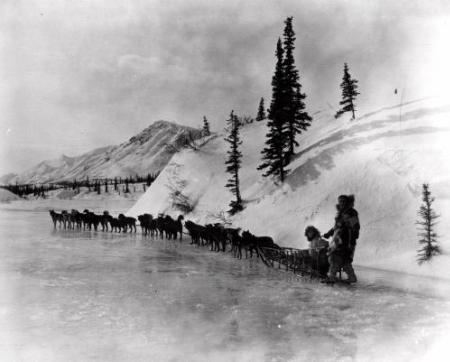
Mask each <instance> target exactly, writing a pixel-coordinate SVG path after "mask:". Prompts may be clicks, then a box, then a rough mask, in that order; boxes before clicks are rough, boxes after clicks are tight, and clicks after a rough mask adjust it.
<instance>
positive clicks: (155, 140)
mask: <svg viewBox="0 0 450 362" xmlns="http://www.w3.org/2000/svg"><path fill="white" fill-rule="evenodd" d="M188 133H191V134H192V136H193V137H194V138H198V137H200V135H201V131H200V130H197V129H194V128H190V127H186V126H181V125H178V124H175V123H172V122H167V121H157V122H155V123H153V124H152V125H150V126H149V127H147V128H146V129H144V130H143V131H142V132H140V133H139V134H137V135H136V136H134V137H131V138H130V140H128V141H127V142H124V143H122V144H120V145H118V146H108V147H102V148H97V149H95V150H93V151H90V152H87V153H85V154H83V155H81V156H76V157H68V156H66V155H62V156H61V157H60V158H58V159H54V160H47V161H43V162H41V163H39V164H38V165H36V166H35V167H33V168H32V169H30V170H28V171H26V172H24V173H22V174H19V175H5V176H9V177H7V178H5V180H7V182H5V183H15V182H16V181H17V182H18V183H39V182H48V181H60V180H73V179H78V180H81V179H85V178H86V177H87V176H89V177H90V178H91V179H92V178H103V177H107V178H112V177H116V176H117V177H119V176H122V177H126V176H130V175H133V176H134V175H136V174H138V175H143V176H145V175H147V174H148V173H156V172H159V171H161V170H162V169H163V168H164V167H165V166H166V165H167V163H168V162H169V161H170V159H171V158H172V156H173V154H174V153H175V152H176V149H177V147H179V146H180V145H181V144H182V143H183V142H184V139H185V136H186V135H187V134H188Z"/></svg>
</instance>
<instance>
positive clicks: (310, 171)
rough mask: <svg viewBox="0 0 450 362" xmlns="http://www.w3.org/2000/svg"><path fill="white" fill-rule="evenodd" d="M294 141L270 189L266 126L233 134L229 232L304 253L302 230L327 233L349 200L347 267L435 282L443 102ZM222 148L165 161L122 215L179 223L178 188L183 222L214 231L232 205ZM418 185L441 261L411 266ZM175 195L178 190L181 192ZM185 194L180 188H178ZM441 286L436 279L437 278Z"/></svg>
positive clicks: (444, 259)
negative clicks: (238, 146)
mask: <svg viewBox="0 0 450 362" xmlns="http://www.w3.org/2000/svg"><path fill="white" fill-rule="evenodd" d="M314 117H315V118H314V121H313V125H312V126H311V127H310V129H309V130H308V131H307V132H306V133H304V134H303V135H302V136H301V137H299V141H300V145H301V146H300V148H299V149H298V153H297V155H296V157H295V158H294V160H293V162H292V163H291V165H289V169H290V174H289V176H288V177H287V180H286V182H285V184H283V185H281V186H279V185H275V184H274V183H273V181H272V180H270V179H265V178H263V177H262V176H261V172H260V171H257V170H256V167H257V166H258V165H259V163H260V160H261V155H260V152H261V150H262V148H263V144H264V141H265V134H266V132H267V127H266V126H265V122H258V123H253V124H250V125H247V126H245V127H244V129H243V130H242V139H243V141H244V143H243V145H242V153H243V155H244V156H243V167H242V169H241V175H240V178H241V193H242V197H243V199H244V200H245V203H246V204H245V210H244V211H243V212H241V213H239V214H237V215H236V216H235V217H233V218H228V219H229V221H231V222H232V223H233V225H234V226H239V227H242V228H243V229H249V230H250V231H252V232H253V233H255V234H258V235H270V236H272V237H273V238H274V240H275V241H276V242H277V243H279V244H280V245H283V246H292V247H297V248H305V247H306V246H307V242H306V239H305V237H304V235H303V232H304V229H305V227H306V226H307V225H315V226H316V227H318V228H319V229H320V230H321V231H322V232H323V233H324V232H326V231H327V230H328V229H329V228H330V227H331V226H332V225H333V221H334V216H335V204H336V199H337V196H338V195H340V194H354V195H355V197H356V202H355V208H356V209H357V211H358V212H359V215H360V221H361V227H362V229H361V235H360V239H359V241H358V246H357V251H356V256H355V263H356V264H360V265H366V266H373V267H382V268H385V269H392V270H401V271H408V272H413V273H421V274H429V275H436V274H439V273H440V271H443V272H444V271H445V273H446V277H448V278H450V272H449V271H448V268H447V267H445V265H446V264H448V262H449V261H450V260H449V258H448V254H447V253H448V251H449V250H450V242H449V241H450V239H449V238H448V235H449V234H450V191H449V190H450V163H449V159H450V151H449V150H450V146H449V144H448V140H449V135H450V133H449V132H450V128H449V127H448V118H449V117H450V102H448V101H442V100H438V99H424V100H417V101H412V102H409V103H403V104H402V105H393V106H389V107H385V108H382V109H378V110H375V111H373V112H371V113H368V114H365V115H360V116H359V117H358V118H357V119H356V120H355V121H350V120H349V117H345V116H343V117H342V118H340V119H338V120H335V119H334V118H333V117H332V116H331V114H327V113H326V112H321V113H317V114H316V115H315V116H314ZM227 150H228V147H227V145H226V143H225V142H224V141H223V137H218V138H216V139H214V140H212V141H211V142H209V143H208V144H206V145H205V146H204V147H203V148H202V149H201V150H199V151H196V152H193V151H189V150H186V151H183V152H181V153H179V154H177V155H175V156H174V157H173V159H172V160H171V162H170V163H169V164H168V165H167V166H166V168H165V169H164V171H163V172H162V173H161V175H160V176H159V177H158V179H157V180H156V182H155V183H153V185H152V186H151V187H150V188H149V189H148V190H147V192H146V194H144V195H143V196H142V198H141V199H140V200H139V201H138V202H137V203H136V205H135V206H134V207H132V208H131V209H130V210H129V211H128V214H129V215H133V216H136V215H138V214H140V213H143V212H150V213H153V214H157V213H159V212H167V213H170V214H178V213H180V212H179V211H177V210H174V209H173V208H172V206H171V200H170V197H169V193H168V189H169V187H168V186H170V185H172V186H173V185H174V183H175V184H176V185H179V187H180V188H181V191H182V193H183V194H184V195H186V196H187V197H188V198H189V200H190V202H191V203H192V205H194V206H195V209H194V211H193V212H192V213H191V214H189V215H187V217H186V218H188V219H192V220H195V221H198V222H202V223H205V222H208V221H213V222H217V221H221V220H222V221H223V217H224V215H225V211H226V210H228V209H229V206H228V205H229V202H230V201H231V200H232V195H231V193H230V192H229V191H228V189H226V188H225V184H226V180H227V179H228V175H227V174H226V173H225V166H224V161H225V155H226V151H227ZM422 183H429V184H430V189H431V192H432V194H433V196H435V197H436V201H435V204H434V206H435V209H436V212H437V213H438V214H441V215H442V216H441V218H440V219H439V224H438V227H437V232H438V234H439V235H441V238H440V242H441V247H442V249H443V250H444V255H442V256H439V257H437V258H436V259H435V260H434V261H433V263H431V264H427V265H422V266H420V267H419V266H417V263H416V261H415V258H416V252H417V249H418V248H419V245H418V242H417V240H418V237H417V230H416V225H415V222H416V220H417V211H418V208H419V206H420V204H421V189H422ZM180 185H181V186H180ZM183 185H184V187H183ZM441 276H442V275H441Z"/></svg>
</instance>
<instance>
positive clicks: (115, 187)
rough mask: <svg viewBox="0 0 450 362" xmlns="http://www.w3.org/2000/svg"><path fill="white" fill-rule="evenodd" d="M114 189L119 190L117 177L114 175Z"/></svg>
mask: <svg viewBox="0 0 450 362" xmlns="http://www.w3.org/2000/svg"><path fill="white" fill-rule="evenodd" d="M114 191H117V177H114Z"/></svg>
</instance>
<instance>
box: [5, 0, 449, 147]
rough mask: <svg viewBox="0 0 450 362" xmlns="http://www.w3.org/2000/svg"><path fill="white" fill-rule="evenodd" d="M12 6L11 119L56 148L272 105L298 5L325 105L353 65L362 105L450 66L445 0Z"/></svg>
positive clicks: (415, 87) (303, 44) (317, 102)
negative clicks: (287, 29)
mask: <svg viewBox="0 0 450 362" xmlns="http://www.w3.org/2000/svg"><path fill="white" fill-rule="evenodd" d="M2 4H5V3H2ZM0 7H1V8H0V10H1V11H0V30H1V31H0V43H1V44H2V45H3V46H2V47H1V48H0V52H1V53H0V63H1V64H0V65H1V66H0V72H2V74H1V79H2V82H1V83H0V111H1V114H2V122H3V123H4V124H5V126H7V127H13V129H15V130H17V129H18V130H21V131H22V132H21V133H22V137H21V138H20V139H19V138H17V139H16V141H17V142H23V143H26V142H27V141H28V142H31V141H34V138H36V137H37V138H39V139H40V140H41V141H42V143H43V144H46V145H50V144H53V145H54V146H55V153H58V152H59V151H60V150H61V147H60V144H61V143H63V144H65V145H70V144H71V143H73V142H74V141H73V138H74V135H78V134H82V135H83V137H84V140H85V144H84V147H85V149H86V150H88V149H90V148H92V147H95V146H99V145H106V144H111V143H118V142H121V141H123V140H124V139H126V138H128V137H130V136H132V135H133V134H135V133H136V132H138V131H139V130H141V129H143V128H145V127H146V126H147V125H148V124H149V123H151V122H152V121H154V120H157V119H167V120H174V121H177V122H180V123H184V124H188V125H192V126H200V125H201V122H202V116H203V115H206V116H207V117H208V119H210V121H211V123H212V128H213V129H222V128H223V122H224V120H225V119H226V117H227V116H228V114H229V112H230V111H231V109H234V110H235V111H236V112H238V113H240V114H243V113H244V114H249V115H254V114H255V113H256V109H257V106H258V102H259V99H260V97H265V98H266V104H269V102H270V94H271V85H270V83H271V77H272V74H273V70H274V66H275V56H274V52H275V45H276V41H277V38H278V37H279V36H281V35H282V31H283V26H284V24H283V22H284V19H285V18H286V17H287V16H291V15H292V16H294V29H295V31H296V34H297V41H296V50H295V59H296V64H297V66H298V68H299V71H300V76H301V82H302V84H303V91H304V92H306V94H307V99H306V101H307V107H308V109H309V110H311V111H315V110H317V109H319V108H322V107H323V105H324V104H326V103H327V102H329V103H331V104H336V103H337V102H338V101H339V96H340V95H339V83H340V81H341V77H342V66H343V63H344V62H348V63H349V65H350V70H351V73H352V75H354V76H355V77H356V78H358V79H359V80H360V83H359V84H360V90H361V96H360V98H359V104H358V106H360V107H368V108H370V107H371V105H370V104H373V103H376V102H380V103H382V104H383V103H385V102H387V101H389V100H392V96H391V94H392V91H393V89H394V88H400V87H401V86H402V85H403V84H404V83H406V84H407V87H408V91H409V96H410V97H413V94H412V92H413V91H414V92H419V91H424V89H423V88H424V87H423V86H422V85H421V84H424V83H425V82H426V81H427V75H428V76H429V74H430V72H433V71H434V68H436V67H438V66H439V67H441V68H444V67H445V64H448V62H447V59H448V55H446V54H445V52H444V51H443V50H442V49H444V48H445V45H444V44H445V40H446V39H447V38H448V37H447V35H448V34H447V33H445V32H443V33H442V34H441V35H440V36H438V37H437V36H436V34H437V33H436V29H438V28H439V29H444V28H445V27H446V23H445V22H443V20H438V19H441V18H445V15H446V14H449V11H448V6H445V4H444V3H443V2H442V3H441V2H439V1H438V2H433V5H431V4H430V3H426V2H421V1H403V0H402V1H396V2H392V1H388V0H380V1H376V2H367V1H359V0H356V1H351V2H349V1H333V2H330V1H325V0H319V1H299V0H284V1H269V2H261V1H246V2H242V1H237V0H233V1H206V0H201V1H200V0H197V1H193V0H189V1H181V0H177V1H175V0H168V1H165V2H160V1H145V0H142V1H141V0H136V1H132V2H131V1H125V0H123V1H122V0H117V1H114V2H111V1H106V0H96V1H76V2H73V1H72V2H69V1H57V0H55V1H45V0H44V1H31V0H30V1H15V2H6V5H0ZM437 24H441V25H439V27H437ZM447 25H448V24H447ZM433 54H437V56H438V57H439V61H437V60H436V59H435V58H436V57H435V56H434V55H433ZM427 65H430V67H427ZM447 73H448V72H447ZM447 73H446V74H447ZM435 78H436V77H435ZM429 83H431V82H429ZM441 83H442V84H444V82H441ZM389 97H390V98H389ZM53 135H55V136H53ZM0 137H3V136H0ZM56 137H58V138H61V140H62V141H61V142H59V141H58V142H57V139H56ZM1 141H3V139H0V142H1ZM7 142H9V143H8V144H9V145H10V144H12V143H13V142H14V140H13V137H12V136H11V137H9V138H8V141H7ZM5 147H6V146H5ZM74 148H75V145H74ZM76 149H77V150H79V149H80V146H79V145H77V146H76ZM65 152H66V150H65Z"/></svg>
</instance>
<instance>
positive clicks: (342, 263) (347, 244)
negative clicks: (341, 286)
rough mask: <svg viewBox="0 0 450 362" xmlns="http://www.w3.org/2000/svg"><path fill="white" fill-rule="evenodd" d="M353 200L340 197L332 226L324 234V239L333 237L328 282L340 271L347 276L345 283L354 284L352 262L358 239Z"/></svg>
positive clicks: (350, 197) (356, 214)
mask: <svg viewBox="0 0 450 362" xmlns="http://www.w3.org/2000/svg"><path fill="white" fill-rule="evenodd" d="M354 201H355V198H354V196H353V195H350V196H347V195H341V196H339V197H338V204H337V205H336V209H337V215H336V218H335V224H334V226H333V227H332V228H331V229H330V230H329V231H328V232H327V233H326V234H324V237H325V238H329V237H331V236H333V239H332V241H331V243H330V248H329V251H328V261H329V263H330V272H329V276H328V278H329V281H330V282H334V281H335V280H336V274H337V273H338V272H339V271H340V270H341V269H342V270H344V272H345V273H346V274H347V276H348V279H347V281H348V282H350V283H354V282H356V280H357V278H356V275H355V271H354V270H353V266H352V262H353V256H354V253H355V247H356V240H357V239H358V238H359V230H360V225H359V218H358V212H357V211H356V210H355V209H354V208H353V205H354Z"/></svg>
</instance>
